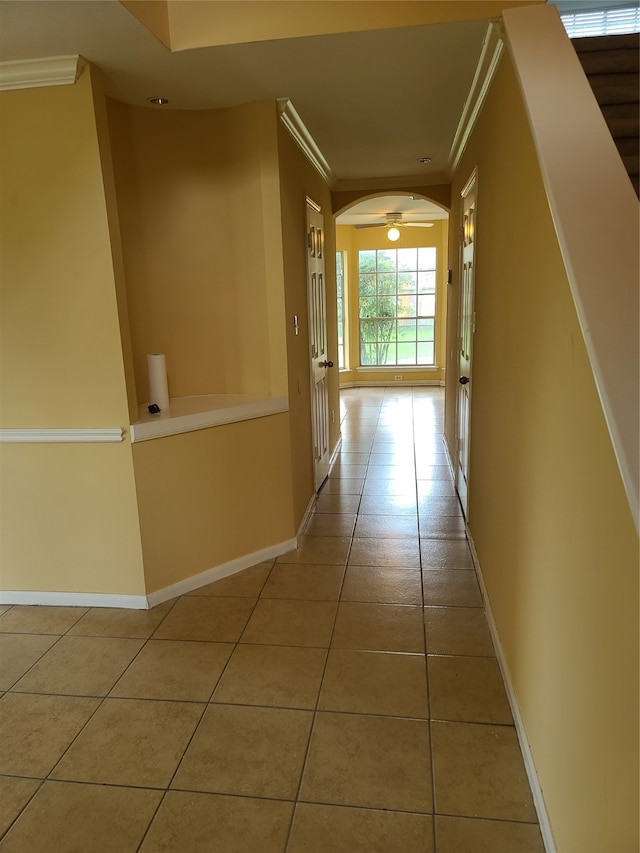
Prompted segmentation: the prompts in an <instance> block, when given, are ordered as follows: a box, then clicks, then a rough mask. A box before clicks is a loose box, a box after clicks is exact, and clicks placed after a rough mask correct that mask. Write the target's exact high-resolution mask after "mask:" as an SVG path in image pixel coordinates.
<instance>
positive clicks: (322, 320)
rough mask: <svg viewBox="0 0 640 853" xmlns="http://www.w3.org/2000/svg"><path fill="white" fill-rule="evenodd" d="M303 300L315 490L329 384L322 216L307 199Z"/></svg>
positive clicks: (323, 459)
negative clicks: (306, 314) (306, 313)
mask: <svg viewBox="0 0 640 853" xmlns="http://www.w3.org/2000/svg"><path fill="white" fill-rule="evenodd" d="M307 302H308V312H309V348H310V351H309V360H310V363H311V423H312V434H313V466H314V482H315V488H316V491H317V490H318V489H319V488H320V486H321V485H322V484H323V483H324V481H325V480H326V478H327V475H328V473H329V459H330V452H329V388H328V383H327V369H328V368H331V367H333V362H332V361H329V360H328V359H327V308H326V287H325V274H324V219H323V216H322V213H321V212H320V206H319V205H317V204H316V203H315V202H313V201H312V200H311V199H309V198H308V199H307Z"/></svg>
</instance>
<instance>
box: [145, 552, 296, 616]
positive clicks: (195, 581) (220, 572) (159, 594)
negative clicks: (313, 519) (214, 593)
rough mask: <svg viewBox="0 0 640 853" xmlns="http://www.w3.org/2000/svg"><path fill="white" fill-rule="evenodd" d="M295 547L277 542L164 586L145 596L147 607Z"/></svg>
mask: <svg viewBox="0 0 640 853" xmlns="http://www.w3.org/2000/svg"><path fill="white" fill-rule="evenodd" d="M296 547H297V541H296V540H295V539H286V540H285V541H284V542H279V543H278V544H277V545H270V546H269V547H268V548H262V549H261V550H260V551H254V552H253V553H252V554H244V555H243V556H242V557H237V558H236V559H235V560H229V562H228V563H222V565H220V566H215V567H214V568H212V569H207V570H206V571H204V572H200V573H199V574H197V575H192V576H191V577H189V578H185V579H184V580H182V581H178V582H177V583H174V584H171V586H165V587H164V588H163V589H158V590H156V591H155V592H152V593H150V594H149V595H148V596H147V602H148V605H147V606H148V607H156V606H157V605H158V604H162V603H163V602H164V601H169V600H170V599H171V598H177V596H179V595H184V594H185V593H187V592H193V590H194V589H199V588H200V587H201V586H206V585H207V584H209V583H213V582H214V581H219V580H222V578H226V577H229V575H235V573H236V572H241V571H243V570H244V569H249V568H250V567H251V566H255V565H256V564H257V563H266V562H268V561H269V560H275V558H276V557H280V556H281V555H282V554H286V553H287V552H289V551H295V549H296Z"/></svg>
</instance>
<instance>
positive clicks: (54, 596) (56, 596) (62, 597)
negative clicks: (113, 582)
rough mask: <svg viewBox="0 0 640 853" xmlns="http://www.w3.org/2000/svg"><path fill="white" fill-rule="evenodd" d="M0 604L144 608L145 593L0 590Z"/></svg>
mask: <svg viewBox="0 0 640 853" xmlns="http://www.w3.org/2000/svg"><path fill="white" fill-rule="evenodd" d="M0 604H39V605H49V606H51V607H125V608H127V609H129V610H146V608H147V606H148V605H147V596H146V595H117V594H112V593H108V592H107V593H101V592H46V591H45V592H40V591H38V592H31V591H22V590H15V591H14V590H0Z"/></svg>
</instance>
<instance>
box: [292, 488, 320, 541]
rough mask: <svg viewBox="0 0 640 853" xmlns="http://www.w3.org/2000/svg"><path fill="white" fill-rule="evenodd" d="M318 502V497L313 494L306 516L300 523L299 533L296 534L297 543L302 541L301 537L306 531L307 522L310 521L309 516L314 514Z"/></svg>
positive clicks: (305, 512)
mask: <svg viewBox="0 0 640 853" xmlns="http://www.w3.org/2000/svg"><path fill="white" fill-rule="evenodd" d="M317 500H318V495H316V494H313V495H312V496H311V500H310V501H309V503H308V504H307V508H306V509H305V511H304V515H303V516H302V521H301V522H300V526H299V527H298V532H297V533H296V541H297V542H299V541H300V537H301V536H302V534H303V533H304V529H305V527H306V526H307V521H309V516H310V515H311V513H312V512H313V508H314V507H315V505H316V501H317Z"/></svg>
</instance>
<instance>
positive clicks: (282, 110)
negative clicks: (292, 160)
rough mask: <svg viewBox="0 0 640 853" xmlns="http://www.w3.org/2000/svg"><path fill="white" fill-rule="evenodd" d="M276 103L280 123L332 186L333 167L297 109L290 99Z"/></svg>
mask: <svg viewBox="0 0 640 853" xmlns="http://www.w3.org/2000/svg"><path fill="white" fill-rule="evenodd" d="M276 103H277V105H278V114H279V116H280V121H281V122H282V123H283V125H284V126H285V127H286V128H287V130H288V131H289V133H290V134H291V136H292V137H293V138H294V139H295V141H296V142H297V143H298V145H299V146H300V148H301V150H302V152H303V154H304V155H305V156H306V158H307V160H309V162H310V163H311V165H312V166H313V167H314V169H316V171H317V172H318V173H319V174H320V176H321V177H322V178H323V179H324V180H325V181H326V182H327V183H328V184H329V186H331V185H332V184H333V182H334V180H335V176H334V174H333V171H332V169H331V166H330V165H329V163H328V162H327V161H326V159H325V157H324V154H323V153H322V151H321V150H320V148H319V147H318V144H317V142H316V141H315V139H314V138H313V136H311V134H310V133H309V130H308V128H307V126H306V125H305V123H304V122H303V121H302V119H301V118H300V116H299V115H298V112H297V111H296V108H295V107H294V106H293V104H292V103H291V101H290V100H289V99H288V98H278V99H277V101H276Z"/></svg>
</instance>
